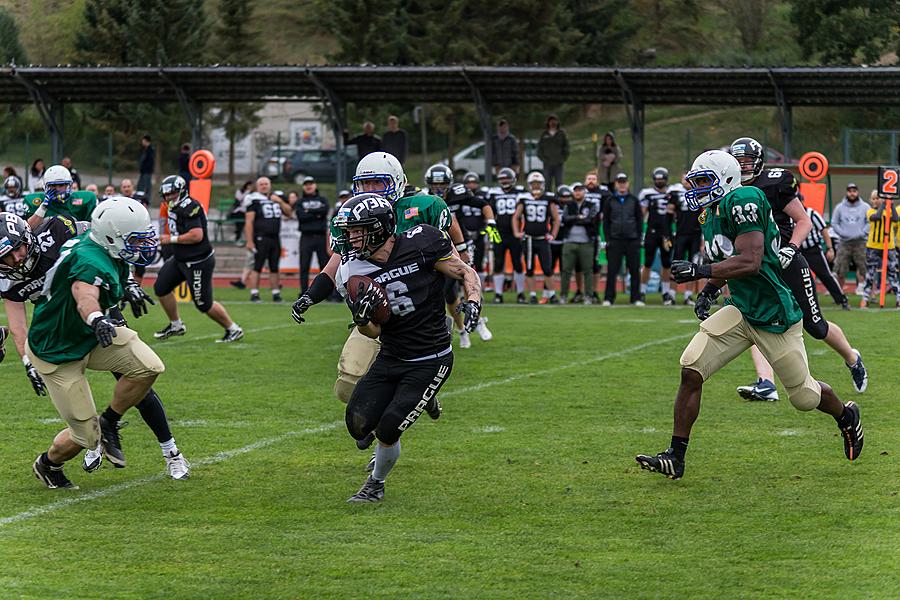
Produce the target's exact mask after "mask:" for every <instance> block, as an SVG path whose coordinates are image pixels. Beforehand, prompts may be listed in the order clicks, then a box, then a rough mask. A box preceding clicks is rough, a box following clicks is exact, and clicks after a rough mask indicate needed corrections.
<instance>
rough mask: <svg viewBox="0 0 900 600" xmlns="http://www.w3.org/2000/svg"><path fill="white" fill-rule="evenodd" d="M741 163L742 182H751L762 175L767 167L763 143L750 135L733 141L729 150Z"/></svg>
mask: <svg viewBox="0 0 900 600" xmlns="http://www.w3.org/2000/svg"><path fill="white" fill-rule="evenodd" d="M729 152H731V155H732V156H733V157H735V158H736V159H737V161H738V163H740V165H741V183H749V182H751V181H753V180H754V179H756V178H757V177H759V176H760V174H761V173H762V172H763V169H765V168H766V152H765V150H763V147H762V145H761V144H760V143H759V142H757V141H756V140H754V139H753V138H749V137H742V138H738V139H736V140H734V141H733V142H731V148H730V150H729Z"/></svg>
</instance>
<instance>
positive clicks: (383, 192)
mask: <svg viewBox="0 0 900 600" xmlns="http://www.w3.org/2000/svg"><path fill="white" fill-rule="evenodd" d="M367 188H368V189H367ZM350 189H351V191H352V192H353V195H354V196H356V195H358V194H378V195H379V196H383V197H384V198H386V199H387V200H388V201H389V202H396V201H397V198H398V197H399V194H402V193H403V190H399V192H398V190H397V186H396V185H395V184H394V178H393V177H391V176H390V175H388V174H378V175H374V174H366V175H357V176H356V177H354V178H353V185H352V186H351V187H350Z"/></svg>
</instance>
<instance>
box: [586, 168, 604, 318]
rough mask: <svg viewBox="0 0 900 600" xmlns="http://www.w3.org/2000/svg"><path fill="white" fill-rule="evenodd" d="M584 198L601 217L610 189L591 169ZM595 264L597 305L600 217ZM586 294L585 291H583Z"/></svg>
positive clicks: (595, 241)
mask: <svg viewBox="0 0 900 600" xmlns="http://www.w3.org/2000/svg"><path fill="white" fill-rule="evenodd" d="M584 188H585V192H584V197H585V199H586V200H587V201H588V202H591V203H593V204H594V205H595V206H596V207H597V214H598V215H599V214H600V212H601V211H602V209H603V199H604V198H606V197H607V196H609V188H608V187H606V186H605V185H604V184H602V183H600V175H599V173H598V172H597V170H596V169H591V170H590V171H588V172H587V173H586V174H585V176H584ZM594 233H595V235H594V264H593V266H592V269H591V270H592V271H593V272H594V295H593V296H592V297H591V300H592V301H593V302H595V303H596V304H600V297H599V296H598V295H597V290H599V289H600V260H599V257H600V235H599V234H600V217H599V216H598V218H597V228H596V230H595V231H594ZM581 291H582V292H584V290H583V289H582V290H581Z"/></svg>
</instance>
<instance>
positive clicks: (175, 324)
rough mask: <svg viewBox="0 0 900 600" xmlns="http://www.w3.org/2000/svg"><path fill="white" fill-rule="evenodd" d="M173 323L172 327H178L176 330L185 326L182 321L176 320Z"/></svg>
mask: <svg viewBox="0 0 900 600" xmlns="http://www.w3.org/2000/svg"><path fill="white" fill-rule="evenodd" d="M171 323H172V327H176V328H177V327H183V326H184V323H182V322H181V319H175V320H174V321H172V322H171Z"/></svg>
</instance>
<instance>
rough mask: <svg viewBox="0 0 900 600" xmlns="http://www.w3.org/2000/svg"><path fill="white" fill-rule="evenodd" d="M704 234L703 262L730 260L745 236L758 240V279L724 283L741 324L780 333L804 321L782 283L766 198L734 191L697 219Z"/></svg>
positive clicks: (741, 189) (752, 192) (749, 190)
mask: <svg viewBox="0 0 900 600" xmlns="http://www.w3.org/2000/svg"><path fill="white" fill-rule="evenodd" d="M698 220H699V221H700V226H701V227H702V228H703V240H704V243H705V244H706V256H707V257H709V259H710V260H711V261H712V262H714V263H717V262H721V261H723V260H725V259H727V258H729V257H731V256H733V255H734V253H735V250H734V243H735V240H736V239H737V238H738V236H740V235H741V234H744V233H749V232H752V231H759V232H762V234H763V258H762V263H761V264H760V268H759V273H757V274H756V275H750V276H748V277H742V278H739V279H729V280H728V289H729V291H730V292H731V298H730V299H729V300H727V301H726V304H734V305H735V306H736V307H737V308H738V310H740V311H741V313H742V314H743V315H744V318H745V319H747V321H748V322H749V323H750V324H751V325H753V326H754V327H758V328H760V329H763V330H766V331H771V332H773V333H784V332H785V331H787V329H788V328H789V327H790V326H791V325H793V324H794V323H796V322H797V321H799V320H800V319H801V318H802V317H803V315H802V313H801V312H800V307H799V305H798V304H797V301H796V300H794V295H793V294H792V293H791V290H790V289H789V288H788V287H787V284H785V282H784V280H783V279H782V277H781V263H780V262H779V261H778V250H779V249H780V247H781V244H780V243H779V237H778V227H777V226H776V225H775V220H774V219H773V218H772V208H771V207H770V206H769V202H768V201H767V200H766V196H765V194H764V193H763V192H762V191H761V190H760V189H759V188H756V187H752V186H744V187H739V188H737V189H736V190H734V191H733V192H731V193H729V194H728V195H726V196H725V197H724V198H722V200H721V201H719V202H718V203H717V204H713V205H710V206H707V207H706V208H704V209H703V212H701V213H700V217H699V219H698Z"/></svg>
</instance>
